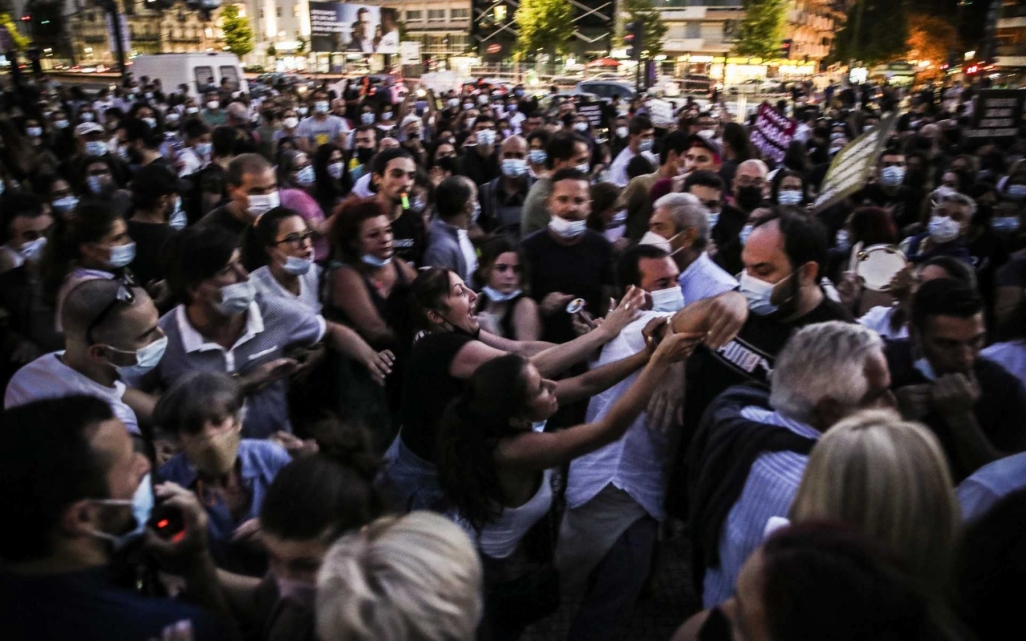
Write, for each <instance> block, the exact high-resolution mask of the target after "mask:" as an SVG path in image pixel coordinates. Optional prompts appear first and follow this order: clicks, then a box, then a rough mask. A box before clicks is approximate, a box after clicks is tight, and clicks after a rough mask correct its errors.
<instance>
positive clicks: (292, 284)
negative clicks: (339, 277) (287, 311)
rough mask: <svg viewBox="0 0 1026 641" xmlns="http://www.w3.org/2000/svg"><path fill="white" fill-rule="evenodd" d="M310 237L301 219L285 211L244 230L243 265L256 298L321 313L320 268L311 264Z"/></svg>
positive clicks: (266, 216)
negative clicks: (248, 271) (263, 298)
mask: <svg viewBox="0 0 1026 641" xmlns="http://www.w3.org/2000/svg"><path fill="white" fill-rule="evenodd" d="M313 236H314V233H313V230H311V229H310V227H309V226H308V225H307V224H306V221H305V220H303V218H302V216H300V215H299V214H297V213H296V212H294V211H292V210H291V209H288V208H286V207H276V208H274V209H272V210H271V211H269V212H267V213H266V214H264V215H263V216H261V217H260V218H258V219H257V221H256V224H254V225H253V226H252V227H250V228H248V229H247V230H246V234H245V237H244V239H243V247H244V260H243V263H244V264H245V266H246V269H249V270H250V275H249V277H250V280H252V281H253V285H254V287H256V290H257V293H258V294H260V295H262V296H264V297H269V296H273V297H278V298H283V299H285V300H288V301H291V302H295V303H298V304H300V305H302V306H303V307H305V308H306V309H307V310H308V311H310V312H311V313H314V314H319V313H320V312H321V301H320V291H321V268H320V267H319V266H317V265H315V264H314V248H313Z"/></svg>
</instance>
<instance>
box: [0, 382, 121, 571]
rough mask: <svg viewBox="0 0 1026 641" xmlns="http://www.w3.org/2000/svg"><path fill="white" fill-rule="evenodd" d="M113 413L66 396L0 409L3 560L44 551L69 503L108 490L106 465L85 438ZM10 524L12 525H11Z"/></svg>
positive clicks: (101, 404)
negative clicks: (2, 445) (5, 523)
mask: <svg viewBox="0 0 1026 641" xmlns="http://www.w3.org/2000/svg"><path fill="white" fill-rule="evenodd" d="M113 418H114V412H113V411H112V410H111V407H110V405H109V404H108V403H107V402H105V401H103V400H101V399H99V398H96V397H93V396H84V395H71V396H62V397H58V398H53V399H46V400H41V401H35V402H32V403H27V404H25V405H22V406H19V407H13V408H8V409H6V410H4V411H2V412H0V425H3V430H4V447H3V448H0V510H2V511H3V514H4V518H5V519H10V520H9V521H8V524H9V525H10V527H4V528H0V558H2V559H3V560H4V561H7V562H9V563H17V562H20V561H29V560H32V559H38V558H41V557H44V556H46V555H47V554H49V553H50V552H51V549H52V532H53V530H54V528H55V527H56V526H57V523H58V522H59V521H60V519H61V515H62V513H63V512H64V510H65V508H67V507H68V506H69V505H71V504H72V503H75V502H77V501H80V500H82V499H86V498H97V499H103V498H107V497H108V496H109V495H110V488H109V487H108V486H107V470H108V469H109V467H110V465H111V461H109V460H105V459H104V458H102V457H100V456H99V455H98V454H97V452H96V451H95V450H94V449H93V447H92V445H91V441H92V438H93V436H95V434H96V429H97V427H98V425H99V424H100V423H102V422H104V421H109V420H112V419H113ZM15 524H16V527H15V526H14V525H15Z"/></svg>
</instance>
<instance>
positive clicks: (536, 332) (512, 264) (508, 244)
mask: <svg viewBox="0 0 1026 641" xmlns="http://www.w3.org/2000/svg"><path fill="white" fill-rule="evenodd" d="M521 264H522V262H521V260H520V253H519V252H518V251H517V248H516V246H515V245H514V244H513V241H511V240H510V239H509V238H506V237H505V236H498V237H496V238H491V239H489V240H488V241H486V242H485V244H484V245H483V246H482V247H481V263H480V265H479V266H478V273H477V276H476V278H477V281H478V282H479V283H482V285H483V286H482V289H481V292H480V293H479V294H478V296H477V314H478V320H479V321H480V322H481V326H482V327H483V328H484V329H486V330H487V331H489V332H491V333H492V334H496V335H498V336H502V337H503V338H508V339H510V340H515V341H536V340H538V339H539V338H541V333H542V323H541V315H540V314H539V313H538V304H537V303H535V302H534V299H532V298H530V297H529V296H526V295H524V292H523V290H522V289H521V286H522V284H523V282H522V269H523V268H522V267H521Z"/></svg>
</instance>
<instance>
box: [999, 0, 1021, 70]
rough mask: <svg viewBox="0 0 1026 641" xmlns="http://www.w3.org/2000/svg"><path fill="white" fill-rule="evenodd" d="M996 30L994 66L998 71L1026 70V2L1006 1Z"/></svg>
mask: <svg viewBox="0 0 1026 641" xmlns="http://www.w3.org/2000/svg"><path fill="white" fill-rule="evenodd" d="M995 27H996V28H995V30H994V45H995V47H994V54H995V55H994V66H995V68H996V69H997V71H1003V72H1018V73H1021V72H1022V71H1024V70H1026V2H1021V1H1018V2H1017V1H1016V0H1004V2H1002V4H1001V6H1000V7H999V8H998V12H997V22H996V25H995Z"/></svg>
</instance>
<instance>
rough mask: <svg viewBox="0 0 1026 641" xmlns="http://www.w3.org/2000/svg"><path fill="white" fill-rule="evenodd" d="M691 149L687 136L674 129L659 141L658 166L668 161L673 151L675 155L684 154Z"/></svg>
mask: <svg viewBox="0 0 1026 641" xmlns="http://www.w3.org/2000/svg"><path fill="white" fill-rule="evenodd" d="M690 147H691V141H690V137H689V136H688V134H687V133H686V132H684V131H681V130H679V129H675V130H673V131H671V132H670V133H668V134H666V135H665V136H663V137H662V138H660V139H659V164H660V165H665V164H666V162H667V161H668V160H669V159H670V152H671V151H675V152H677V155H678V156H679V155H681V154H683V153H685V152H686V151H687V150H688V148H690Z"/></svg>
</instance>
